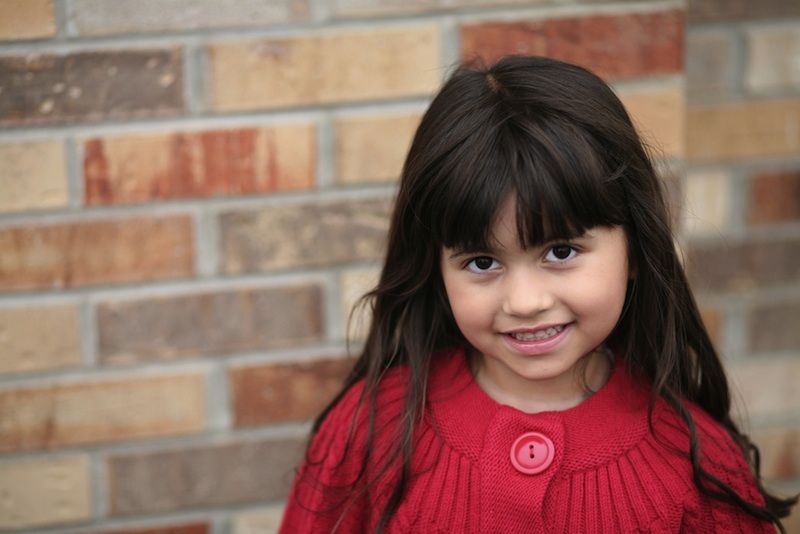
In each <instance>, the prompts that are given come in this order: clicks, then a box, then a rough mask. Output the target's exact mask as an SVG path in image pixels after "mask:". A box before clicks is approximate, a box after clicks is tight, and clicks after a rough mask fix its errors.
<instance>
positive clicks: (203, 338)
mask: <svg viewBox="0 0 800 534" xmlns="http://www.w3.org/2000/svg"><path fill="white" fill-rule="evenodd" d="M321 298H322V296H321V292H320V289H319V288H318V287H316V286H310V285H309V286H283V287H275V288H268V289H242V290H234V291H220V292H215V293H201V294H192V295H179V296H170V297H162V298H153V299H137V300H123V301H117V302H105V303H102V304H100V305H99V306H98V311H97V316H98V320H97V324H98V329H99V334H98V338H99V341H98V345H99V349H98V352H99V358H100V360H101V361H102V362H103V363H128V362H135V361H152V360H166V359H173V358H181V357H188V356H197V355H218V354H226V353H232V352H242V351H253V350H262V349H272V348H280V347H289V346H298V345H303V344H308V343H313V342H316V341H319V340H320V339H321V338H322V336H323V323H322V311H321V310H322V303H321ZM276 310H280V313H276Z"/></svg>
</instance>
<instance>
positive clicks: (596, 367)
mask: <svg viewBox="0 0 800 534" xmlns="http://www.w3.org/2000/svg"><path fill="white" fill-rule="evenodd" d="M481 361H482V362H483V363H481V364H480V365H479V366H478V368H477V372H476V373H475V381H476V382H477V383H478V385H479V386H480V388H481V389H482V390H483V391H484V392H485V393H486V394H487V395H488V396H489V397H491V398H492V399H494V400H495V401H496V402H498V403H500V404H505V405H507V406H511V407H513V408H516V409H518V410H520V411H522V412H525V413H538V412H549V411H563V410H568V409H570V408H574V407H575V406H577V405H579V404H580V403H582V402H583V401H584V400H586V399H587V398H588V397H589V396H591V394H592V393H593V392H595V391H597V390H599V389H600V388H601V387H603V385H605V383H606V381H607V380H608V376H609V374H610V370H611V362H610V360H609V357H608V354H607V353H606V351H605V350H603V349H598V350H595V351H593V352H591V353H589V354H587V355H586V356H584V359H583V362H582V364H581V365H576V366H574V367H573V369H572V372H570V373H565V374H564V375H563V376H561V377H558V378H557V379H554V380H547V381H537V382H535V383H534V382H525V383H520V384H519V385H518V387H515V388H509V387H508V384H505V385H504V387H500V385H499V384H497V383H495V382H494V381H493V380H491V379H490V378H489V376H490V374H489V373H486V372H482V367H483V366H484V365H485V361H484V360H483V359H481Z"/></svg>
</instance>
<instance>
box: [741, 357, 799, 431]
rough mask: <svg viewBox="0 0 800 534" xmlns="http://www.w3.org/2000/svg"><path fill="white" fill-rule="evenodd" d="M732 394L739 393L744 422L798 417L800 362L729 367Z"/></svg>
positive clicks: (763, 360)
mask: <svg viewBox="0 0 800 534" xmlns="http://www.w3.org/2000/svg"><path fill="white" fill-rule="evenodd" d="M728 375H729V376H730V377H731V379H732V380H731V382H732V383H733V384H734V391H735V394H737V395H738V394H741V403H736V404H737V405H739V404H741V406H742V407H743V408H744V409H745V415H744V416H745V418H746V419H745V420H753V421H755V420H758V419H763V418H768V417H781V418H786V417H790V416H796V415H798V414H800V388H798V387H797V384H798V380H800V360H797V359H796V358H795V359H791V360H786V359H782V360H774V361H772V360H768V359H765V358H762V359H759V360H758V361H750V362H746V363H739V364H737V365H734V366H730V367H729V368H728Z"/></svg>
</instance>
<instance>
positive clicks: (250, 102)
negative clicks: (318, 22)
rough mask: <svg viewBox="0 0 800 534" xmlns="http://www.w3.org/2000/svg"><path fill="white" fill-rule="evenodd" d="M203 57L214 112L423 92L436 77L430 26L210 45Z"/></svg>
mask: <svg viewBox="0 0 800 534" xmlns="http://www.w3.org/2000/svg"><path fill="white" fill-rule="evenodd" d="M209 54H210V62H211V67H210V68H211V72H210V77H211V81H210V94H211V103H212V104H211V105H212V107H213V108H214V109H215V110H217V111H234V110H245V109H255V108H276V107H285V106H302V105H314V104H325V103H332V102H352V101H357V100H374V99H387V98H399V97H411V96H420V95H428V94H430V93H432V92H433V91H434V90H435V89H436V87H437V86H438V84H439V81H440V76H441V70H440V64H439V55H440V52H439V37H438V32H437V30H436V28H435V27H433V26H408V27H402V28H383V29H380V30H351V31H336V32H331V33H320V34H315V35H301V36H293V37H285V38H266V39H258V40H247V41H234V42H217V43H213V44H212V45H211V47H210V51H209Z"/></svg>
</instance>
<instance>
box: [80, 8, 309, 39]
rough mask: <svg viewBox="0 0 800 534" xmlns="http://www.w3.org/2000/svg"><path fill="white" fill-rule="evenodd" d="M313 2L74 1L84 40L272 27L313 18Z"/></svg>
mask: <svg viewBox="0 0 800 534" xmlns="http://www.w3.org/2000/svg"><path fill="white" fill-rule="evenodd" d="M308 4H309V0H271V1H269V2H263V1H262V0H224V1H219V0H171V1H169V2H163V1H161V0H138V1H137V2H135V3H131V2H128V1H127V0H73V1H72V3H71V8H72V9H71V15H72V20H73V21H74V24H75V26H76V31H77V33H78V34H80V35H109V34H118V33H147V32H164V31H179V32H180V31H192V30H207V29H211V28H247V27H258V28H262V27H266V26H272V25H276V24H285V23H289V22H302V21H306V20H308V18H309V14H310V13H309V5H308Z"/></svg>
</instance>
